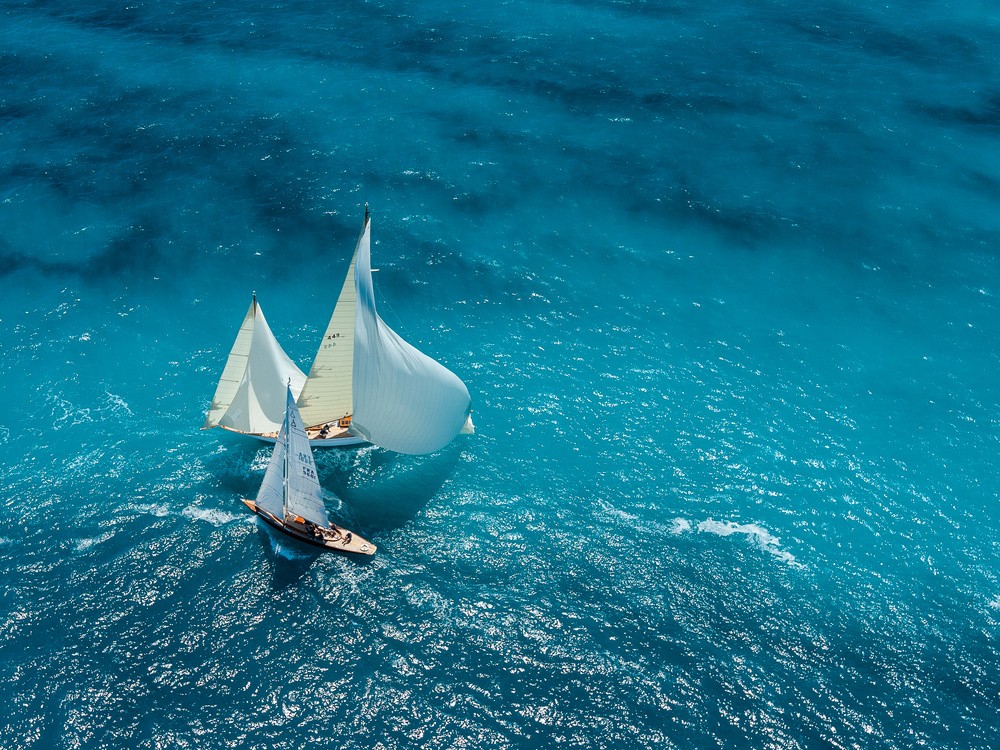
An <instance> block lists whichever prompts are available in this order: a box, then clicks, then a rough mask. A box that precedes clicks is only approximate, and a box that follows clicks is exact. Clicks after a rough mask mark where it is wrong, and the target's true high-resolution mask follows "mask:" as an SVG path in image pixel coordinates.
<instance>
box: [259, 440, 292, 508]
mask: <svg viewBox="0 0 1000 750" xmlns="http://www.w3.org/2000/svg"><path fill="white" fill-rule="evenodd" d="M286 432H287V430H286V429H285V425H282V426H281V432H280V433H279V435H278V440H277V441H276V442H275V444H274V451H272V453H271V461H270V463H268V465H267V471H265V472H264V481H263V482H262V483H261V485H260V490H259V491H258V492H257V507H258V508H263V509H264V510H266V511H267V512H268V513H270V514H271V515H272V516H274V517H275V518H277V519H279V520H280V519H282V518H284V513H285V456H286V455H287V453H288V447H287V443H288V441H287V440H286V438H285V433H286Z"/></svg>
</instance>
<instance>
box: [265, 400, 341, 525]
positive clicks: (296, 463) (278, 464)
mask: <svg viewBox="0 0 1000 750" xmlns="http://www.w3.org/2000/svg"><path fill="white" fill-rule="evenodd" d="M257 506H258V507H259V508H263V509H264V510H266V511H268V512H269V513H270V514H271V515H273V516H275V517H277V518H279V519H282V520H284V518H285V517H286V516H301V517H302V518H305V519H306V520H307V521H312V522H313V523H315V524H318V525H320V526H326V525H327V524H328V523H329V522H330V519H329V518H328V516H327V514H326V506H325V505H324V504H323V490H322V489H321V488H320V485H319V479H318V478H317V476H316V464H315V462H314V461H313V455H312V450H311V449H310V447H309V438H308V437H306V431H305V428H304V427H303V426H302V417H301V416H300V415H299V410H298V409H297V408H296V406H295V396H294V395H293V394H292V389H291V388H286V389H285V418H284V421H283V422H282V425H281V431H280V432H279V433H278V440H277V442H276V443H275V444H274V452H273V453H272V454H271V461H270V463H268V465H267V471H266V472H265V473H264V482H263V483H262V484H261V486H260V492H258V493H257Z"/></svg>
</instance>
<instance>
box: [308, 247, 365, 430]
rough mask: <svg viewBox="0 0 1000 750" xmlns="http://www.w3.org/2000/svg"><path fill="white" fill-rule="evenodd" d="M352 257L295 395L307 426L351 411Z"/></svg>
mask: <svg viewBox="0 0 1000 750" xmlns="http://www.w3.org/2000/svg"><path fill="white" fill-rule="evenodd" d="M356 257H357V256H355V258H352V259H351V265H350V267H349V268H348V269H347V277H346V278H345V279H344V286H343V287H342V288H341V290H340V296H339V297H338V298H337V305H336V306H335V307H334V309H333V315H332V316H331V317H330V323H329V325H328V326H327V327H326V333H324V334H323V340H322V341H321V342H320V345H319V350H318V351H317V352H316V358H315V359H314V360H313V363H312V367H311V368H310V370H309V377H308V378H307V379H306V384H305V386H304V387H303V388H302V393H300V394H299V400H298V407H299V412H300V413H301V414H302V421H303V423H304V424H305V425H306V426H307V427H311V426H313V425H320V424H325V423H326V422H331V421H333V420H335V419H340V418H341V417H346V416H347V415H348V414H350V413H351V394H352V388H351V379H352V378H353V376H354V373H353V362H354V313H355V308H356V306H357V304H356V300H357V290H356V289H355V285H354V263H355V259H356Z"/></svg>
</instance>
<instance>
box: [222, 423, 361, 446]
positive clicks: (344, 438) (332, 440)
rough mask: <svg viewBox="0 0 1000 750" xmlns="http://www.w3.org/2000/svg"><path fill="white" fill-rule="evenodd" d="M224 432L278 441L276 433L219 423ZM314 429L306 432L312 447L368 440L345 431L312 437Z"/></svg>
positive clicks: (263, 440) (264, 441) (351, 443)
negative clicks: (236, 428)
mask: <svg viewBox="0 0 1000 750" xmlns="http://www.w3.org/2000/svg"><path fill="white" fill-rule="evenodd" d="M219 426H220V427H222V429H224V430H225V431H226V432H230V433H232V434H234V435H243V436H244V437H251V438H253V439H254V440H260V441H261V442H262V443H268V444H269V445H274V444H275V443H276V442H277V441H278V436H277V434H273V435H261V434H260V433H256V432H241V431H240V430H234V429H233V428H232V427H226V426H225V425H219ZM315 433H316V431H315V430H307V432H306V434H307V436H308V437H309V445H310V447H312V448H350V447H351V446H353V445H368V441H367V440H365V439H364V438H359V437H355V436H354V435H348V434H346V433H344V434H342V435H338V436H334V437H326V438H321V437H313V436H312V435H313V434H315Z"/></svg>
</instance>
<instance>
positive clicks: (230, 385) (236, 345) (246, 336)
mask: <svg viewBox="0 0 1000 750" xmlns="http://www.w3.org/2000/svg"><path fill="white" fill-rule="evenodd" d="M256 309H257V297H256V296H255V297H254V298H253V301H252V302H251V303H250V307H249V308H248V309H247V314H246V316H245V317H244V318H243V323H242V324H241V325H240V332H239V333H238V334H236V341H235V342H233V348H232V349H231V350H230V351H229V358H228V359H227V360H226V367H225V369H223V371H222V377H221V378H219V385H218V386H217V387H216V389H215V395H214V396H213V397H212V405H211V406H210V407H209V409H208V414H207V415H206V416H205V424H204V425H203V426H202V429H203V430H207V429H208V428H209V427H218V426H219V420H220V419H222V415H223V414H225V413H226V409H228V408H229V405H230V404H231V403H233V397H234V396H235V395H236V391H237V390H239V387H240V381H241V380H243V373H244V372H245V371H246V369H247V357H248V356H249V355H250V338H251V337H252V336H253V327H254V326H253V322H254V312H255V311H256Z"/></svg>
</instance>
